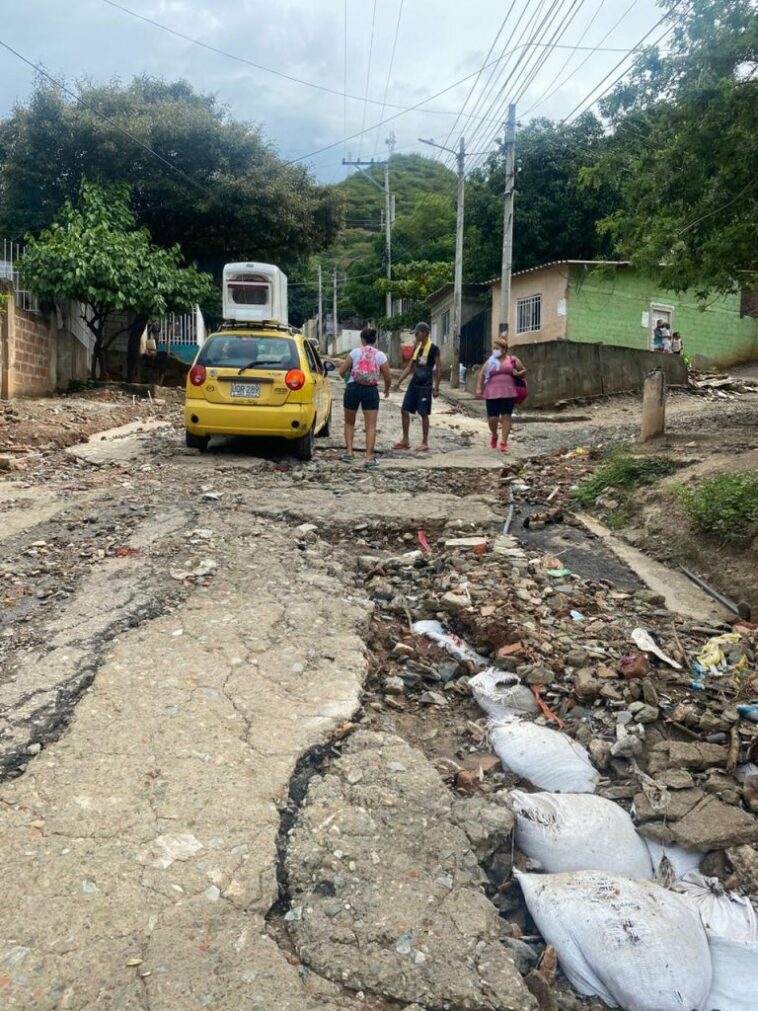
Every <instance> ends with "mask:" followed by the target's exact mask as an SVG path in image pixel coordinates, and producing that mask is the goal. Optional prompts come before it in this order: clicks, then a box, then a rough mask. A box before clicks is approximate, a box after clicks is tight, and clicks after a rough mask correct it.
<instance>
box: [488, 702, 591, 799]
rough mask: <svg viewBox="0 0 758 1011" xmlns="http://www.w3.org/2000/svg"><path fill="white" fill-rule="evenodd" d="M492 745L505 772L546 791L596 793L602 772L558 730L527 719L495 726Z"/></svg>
mask: <svg viewBox="0 0 758 1011" xmlns="http://www.w3.org/2000/svg"><path fill="white" fill-rule="evenodd" d="M490 739H491V741H492V746H493V748H494V749H495V752H496V753H497V756H498V758H499V759H500V761H501V762H502V763H503V765H504V766H505V768H506V770H510V771H511V772H515V773H516V774H517V775H519V776H521V778H522V779H528V780H529V782H530V783H533V784H534V785H535V786H539V787H540V788H541V789H543V790H553V791H555V792H556V793H594V792H595V787H596V786H597V784H598V781H599V780H600V773H599V772H598V771H597V770H596V769H594V768H593V766H592V762H591V761H590V756H589V755H588V754H587V752H586V750H585V749H584V748H583V747H582V746H581V744H577V742H576V741H573V740H572V739H571V738H570V737H568V736H567V735H566V734H562V733H561V732H560V731H559V730H550V729H548V728H547V727H540V726H538V725H537V724H536V723H529V722H527V721H526V720H512V721H510V722H507V723H500V724H496V725H493V727H492V729H491V730H490Z"/></svg>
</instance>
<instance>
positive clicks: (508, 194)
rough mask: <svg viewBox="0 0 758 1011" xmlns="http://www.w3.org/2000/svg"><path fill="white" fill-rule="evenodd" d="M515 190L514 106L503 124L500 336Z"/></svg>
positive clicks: (504, 326)
mask: <svg viewBox="0 0 758 1011" xmlns="http://www.w3.org/2000/svg"><path fill="white" fill-rule="evenodd" d="M515 188H516V106H515V105H514V104H513V103H511V104H510V105H509V106H508V119H507V121H506V124H505V202H504V205H503V266H502V270H501V272H500V331H499V332H500V336H501V337H507V336H508V324H509V320H510V318H511V273H512V271H513V197H514V193H515Z"/></svg>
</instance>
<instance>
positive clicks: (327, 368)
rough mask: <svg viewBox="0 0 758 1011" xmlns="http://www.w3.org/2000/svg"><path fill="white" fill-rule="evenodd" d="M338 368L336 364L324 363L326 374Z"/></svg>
mask: <svg viewBox="0 0 758 1011" xmlns="http://www.w3.org/2000/svg"><path fill="white" fill-rule="evenodd" d="M336 368H337V366H336V365H335V364H334V362H330V361H328V360H327V361H325V362H324V372H334V371H335V369H336Z"/></svg>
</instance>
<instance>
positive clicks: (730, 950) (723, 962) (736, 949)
mask: <svg viewBox="0 0 758 1011" xmlns="http://www.w3.org/2000/svg"><path fill="white" fill-rule="evenodd" d="M708 944H709V947H710V952H711V965H712V971H713V981H712V983H711V990H710V993H709V994H708V999H707V1000H706V1002H705V1004H704V1005H703V1011H756V1008H758V944H756V943H750V942H749V941H733V940H730V939H729V938H728V937H717V936H716V935H711V936H710V937H709V938H708Z"/></svg>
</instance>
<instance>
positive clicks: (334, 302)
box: [332, 267, 339, 347]
mask: <svg viewBox="0 0 758 1011" xmlns="http://www.w3.org/2000/svg"><path fill="white" fill-rule="evenodd" d="M332 321H333V326H334V345H335V347H336V346H337V335H338V334H339V324H338V323H337V268H336V267H335V268H334V279H333V282H332Z"/></svg>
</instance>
